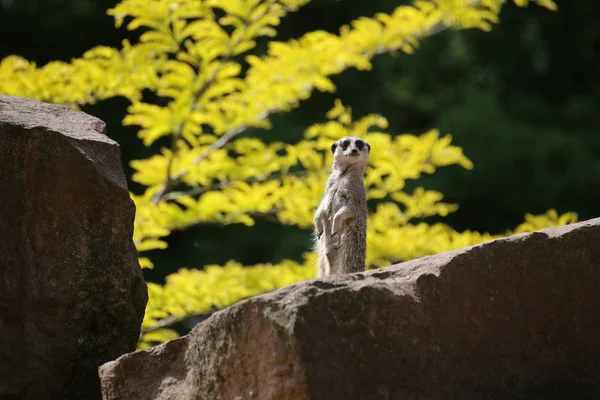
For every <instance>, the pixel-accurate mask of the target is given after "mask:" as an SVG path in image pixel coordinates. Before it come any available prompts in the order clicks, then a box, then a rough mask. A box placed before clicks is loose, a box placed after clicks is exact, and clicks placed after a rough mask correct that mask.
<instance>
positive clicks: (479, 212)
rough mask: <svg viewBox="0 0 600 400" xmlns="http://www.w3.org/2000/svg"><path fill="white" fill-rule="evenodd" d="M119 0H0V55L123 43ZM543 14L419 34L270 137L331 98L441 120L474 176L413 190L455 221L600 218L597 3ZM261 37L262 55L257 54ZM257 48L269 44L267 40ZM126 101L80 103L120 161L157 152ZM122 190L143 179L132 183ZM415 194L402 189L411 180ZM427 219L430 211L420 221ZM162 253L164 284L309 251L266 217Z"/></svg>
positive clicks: (310, 18)
mask: <svg viewBox="0 0 600 400" xmlns="http://www.w3.org/2000/svg"><path fill="white" fill-rule="evenodd" d="M403 3H406V2H402V1H398V0H370V1H343V0H318V1H313V2H312V3H311V4H310V5H308V6H306V7H304V8H302V9H301V10H300V11H299V12H297V13H294V14H292V15H290V16H289V17H288V18H286V19H285V20H284V21H283V23H282V25H281V26H280V29H279V35H278V37H277V39H279V40H285V39H288V38H292V37H298V36H300V35H302V34H303V33H305V32H308V31H312V30H315V29H324V30H327V31H330V32H337V31H338V28H339V27H340V26H341V25H342V24H346V23H349V22H350V21H351V20H353V19H355V18H357V17H359V16H363V15H364V16H372V15H374V14H375V13H377V12H391V11H392V10H393V9H394V8H395V7H397V6H398V5H400V4H403ZM115 4H116V1H115V0H0V37H1V38H2V39H1V40H0V58H3V57H5V56H7V55H9V54H17V55H20V56H23V57H26V58H27V59H30V60H33V61H35V62H36V63H37V64H38V65H43V64H45V63H47V62H48V61H51V60H65V61H68V60H70V59H71V58H72V57H79V56H81V54H82V53H83V52H84V51H86V50H88V49H89V48H91V47H94V46H97V45H107V46H113V47H119V46H120V43H121V40H122V39H124V38H131V39H133V40H135V38H136V37H137V34H136V33H135V32H134V33H132V32H128V31H126V30H125V29H124V28H121V29H118V30H117V29H115V27H114V22H113V19H112V18H111V17H109V16H107V15H106V13H105V11H106V10H107V9H108V8H110V7H112V6H114V5H115ZM558 6H559V10H558V11H557V12H550V11H548V10H546V9H543V8H540V7H537V6H535V5H530V6H529V7H528V8H527V9H519V8H518V7H516V6H515V5H513V4H512V2H511V3H509V4H507V5H505V6H504V8H503V10H502V14H501V16H500V17H501V21H500V25H498V26H495V27H494V29H493V31H492V32H491V33H484V32H481V31H475V30H473V31H460V32H454V31H446V32H443V33H441V34H438V35H436V36H434V37H432V38H429V39H427V40H425V41H424V42H423V43H422V46H421V48H420V49H419V50H417V52H416V53H415V54H413V55H406V54H402V53H398V54H395V55H391V56H388V55H386V56H380V57H379V58H375V60H374V69H373V70H372V71H369V72H359V71H352V70H351V71H347V72H345V73H343V74H342V75H340V76H337V77H334V79H333V80H334V82H335V84H336V85H337V86H338V91H337V93H335V94H334V95H333V96H332V95H330V94H321V93H315V94H314V95H313V96H312V97H311V99H310V100H308V101H306V102H304V103H303V104H301V106H300V108H299V109H297V110H295V111H292V112H290V113H287V114H284V115H279V116H275V117H273V129H271V130H270V131H252V132H249V133H248V134H250V135H259V136H260V137H262V138H264V139H266V140H281V141H286V142H296V141H298V140H300V138H301V135H302V133H303V131H304V129H306V128H307V127H308V126H310V124H312V123H315V122H322V121H324V119H325V117H324V114H325V112H326V111H327V110H328V109H329V108H330V107H331V106H332V104H333V97H334V96H335V97H340V98H341V99H342V100H343V101H344V103H345V104H347V105H349V106H351V107H352V108H353V114H354V115H355V117H357V118H358V117H360V116H363V115H365V114H367V113H373V112H376V113H380V114H382V115H384V116H385V117H387V118H388V120H389V122H390V128H389V132H390V133H394V134H401V133H414V134H420V133H421V132H424V131H426V130H428V129H430V128H439V129H440V131H441V132H442V133H443V134H444V133H449V134H451V135H452V136H453V138H454V144H455V145H458V146H461V147H463V149H464V151H465V154H466V155H467V156H468V157H469V158H470V159H471V160H472V161H473V162H474V164H475V168H474V169H473V170H471V171H467V170H464V169H461V168H459V167H446V168H442V169H441V170H440V171H439V172H437V173H436V174H435V176H432V177H426V178H423V179H421V180H419V181H418V182H414V183H413V184H414V185H416V184H418V185H424V186H425V187H426V188H430V189H436V190H439V191H441V192H442V193H444V194H445V196H446V197H445V199H444V200H445V201H447V202H455V203H458V204H459V205H460V208H459V210H458V211H457V212H455V213H453V214H451V215H450V216H448V217H446V218H444V221H445V222H446V223H448V224H449V225H450V226H452V227H453V228H455V229H457V230H465V229H474V230H478V231H487V232H490V233H503V232H504V231H505V230H507V229H510V228H514V227H515V226H516V225H518V224H519V223H520V222H522V221H523V216H524V213H526V212H529V213H543V212H545V211H546V210H548V209H550V208H556V209H557V211H558V212H559V213H563V212H567V211H575V212H577V213H578V215H579V219H580V220H583V219H589V218H594V217H598V216H600V210H599V203H600V192H599V190H598V188H599V187H600V185H599V184H600V136H599V135H598V132H599V129H600V74H599V72H598V67H597V53H598V52H599V51H600V24H599V23H598V20H599V17H600V7H598V4H597V1H595V0H580V1H559V2H558ZM261 46H264V44H262V45H260V46H259V51H261ZM262 49H263V50H264V47H262ZM126 107H127V102H126V101H125V100H123V99H111V100H109V101H106V102H103V103H100V104H97V105H93V106H88V107H86V108H85V109H84V111H86V112H88V113H90V114H93V115H95V116H98V117H100V118H102V119H103V120H104V121H106V122H107V125H108V134H109V136H111V137H112V138H113V139H114V140H116V141H117V142H119V143H120V145H121V147H122V159H123V164H124V168H125V172H126V174H127V175H128V177H130V176H131V172H132V170H131V168H130V167H129V162H130V161H131V160H134V159H141V158H146V157H148V156H149V155H151V154H152V153H153V152H155V151H156V149H154V148H150V149H148V148H145V147H144V146H142V144H141V141H140V140H139V139H138V138H137V137H136V135H135V133H136V128H135V127H127V128H125V127H123V126H121V120H122V118H123V116H124V115H125V112H126ZM129 184H130V189H131V190H132V191H134V192H139V190H140V187H139V186H137V185H136V184H134V183H133V182H131V180H130V181H129ZM409 190H410V188H409ZM429 221H431V220H429ZM168 242H169V246H170V248H169V250H167V251H162V252H155V253H150V254H149V256H150V258H151V259H152V260H153V261H154V263H155V269H154V270H145V271H144V273H145V275H146V278H147V279H149V280H151V281H155V282H161V281H162V279H163V278H164V276H165V275H166V274H167V273H170V272H174V271H176V270H177V269H179V268H181V267H183V266H187V267H201V266H203V265H207V264H211V263H218V264H223V263H225V262H226V261H227V260H230V259H234V260H237V261H240V262H242V263H244V264H254V263H259V262H278V261H280V260H281V259H283V258H293V259H300V256H301V254H302V252H304V251H308V250H310V246H311V237H310V232H309V231H302V230H299V229H297V228H293V227H283V226H280V225H278V224H275V223H271V222H269V221H260V222H259V223H258V224H257V226H255V227H253V228H248V227H245V226H226V227H218V226H210V225H205V226H201V227H199V228H197V229H195V230H193V231H186V232H181V233H177V232H175V233H173V234H172V235H171V236H170V238H169V239H168Z"/></svg>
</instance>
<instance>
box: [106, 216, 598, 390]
mask: <svg viewBox="0 0 600 400" xmlns="http://www.w3.org/2000/svg"><path fill="white" fill-rule="evenodd" d="M599 244H600V219H595V220H590V221H586V222H582V223H578V224H573V225H569V226H565V227H559V228H553V229H547V230H544V231H540V232H536V233H526V234H521V235H517V236H513V237H510V238H506V239H500V240H495V241H492V242H487V243H484V244H481V245H478V246H474V247H470V248H464V249H460V250H457V251H453V252H448V253H443V254H439V255H436V256H432V257H427V258H423V259H418V260H413V261H410V262H406V263H402V264H398V265H395V266H392V267H389V268H386V269H382V270H376V271H371V272H368V273H357V274H352V275H347V276H343V277H330V278H325V279H322V280H313V281H307V282H302V283H299V284H296V285H292V286H288V287H285V288H282V289H280V290H277V291H275V292H272V293H269V294H266V295H262V296H258V297H255V298H252V299H249V300H247V301H244V302H240V303H238V304H236V305H234V306H232V307H229V308H227V309H225V310H223V311H220V312H218V313H216V314H214V315H213V316H211V317H210V318H209V319H208V320H206V321H205V322H203V323H201V324H199V325H198V326H196V327H195V328H194V329H193V330H192V332H191V333H190V334H189V335H187V336H185V337H182V338H179V339H176V340H173V341H171V342H168V343H166V344H163V345H160V346H157V347H155V348H152V349H148V350H146V351H141V352H137V353H133V354H127V355H124V356H122V357H120V358H119V359H117V360H115V361H113V362H109V363H107V364H105V365H103V366H102V367H101V368H100V376H101V381H102V390H103V398H104V399H105V400H117V399H119V400H125V399H127V400H141V399H144V400H156V399H160V400H162V399H165V400H166V399H186V400H192V399H198V400H200V399H202V400H211V399H224V400H234V399H239V400H242V399H243V400H247V399H260V400H280V399H288V400H296V399H306V400H308V399H315V400H316V399H323V400H325V399H327V400H333V399H340V400H341V399H343V400H354V399H364V400H367V399H378V400H379V399H382V400H385V399H461V400H464V399H478V400H480V399H597V398H600V391H599V390H598V387H599V382H600V246H599Z"/></svg>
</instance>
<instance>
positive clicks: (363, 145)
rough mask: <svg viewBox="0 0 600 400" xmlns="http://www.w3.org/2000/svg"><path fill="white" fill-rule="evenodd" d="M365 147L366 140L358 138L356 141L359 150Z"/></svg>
mask: <svg viewBox="0 0 600 400" xmlns="http://www.w3.org/2000/svg"><path fill="white" fill-rule="evenodd" d="M364 147H365V142H363V141H362V140H357V141H356V148H357V149H359V150H362V149H363V148H364Z"/></svg>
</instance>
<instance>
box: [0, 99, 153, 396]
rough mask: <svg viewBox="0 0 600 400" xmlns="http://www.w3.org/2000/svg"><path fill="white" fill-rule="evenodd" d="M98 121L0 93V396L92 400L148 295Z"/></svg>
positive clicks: (132, 337) (124, 348) (129, 211)
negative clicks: (103, 369)
mask: <svg viewBox="0 0 600 400" xmlns="http://www.w3.org/2000/svg"><path fill="white" fill-rule="evenodd" d="M134 214H135V207H134V205H133V202H132V201H131V199H130V198H129V194H128V191H127V183H126V180H125V176H124V174H123V169H122V165H121V161H120V149H119V146H118V145H117V143H115V142H114V141H112V140H110V139H109V138H108V137H107V136H106V135H105V134H104V123H103V122H102V121H100V120H99V119H97V118H94V117H92V116H89V115H87V114H84V113H82V112H75V111H73V110H71V109H69V108H67V107H64V106H58V105H52V104H46V103H41V102H38V101H33V100H25V99H20V98H16V97H10V96H2V95H0V237H1V239H0V398H1V399H86V400H88V399H92V400H93V399H99V398H100V397H101V394H100V383H99V379H98V373H97V368H98V366H99V365H101V364H103V363H105V362H106V361H109V360H112V359H115V358H116V357H118V356H119V355H121V354H123V353H126V352H130V351H133V350H135V346H136V342H137V340H138V337H139V333H140V325H141V321H142V318H143V314H144V309H145V306H146V302H147V291H146V284H145V283H144V280H143V277H142V273H141V270H140V267H139V264H138V262H137V258H136V251H135V248H134V245H133V242H132V231H133V218H134Z"/></svg>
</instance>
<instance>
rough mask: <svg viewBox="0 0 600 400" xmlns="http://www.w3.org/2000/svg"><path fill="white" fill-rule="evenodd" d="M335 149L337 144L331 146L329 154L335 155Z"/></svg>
mask: <svg viewBox="0 0 600 400" xmlns="http://www.w3.org/2000/svg"><path fill="white" fill-rule="evenodd" d="M336 148H337V142H335V143H334V144H332V145H331V152H332V153H335V149H336Z"/></svg>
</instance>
